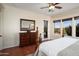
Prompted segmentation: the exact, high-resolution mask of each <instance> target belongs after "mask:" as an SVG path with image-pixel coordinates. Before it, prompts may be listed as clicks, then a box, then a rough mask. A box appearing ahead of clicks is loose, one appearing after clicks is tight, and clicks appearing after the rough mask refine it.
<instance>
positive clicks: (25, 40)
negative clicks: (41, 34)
mask: <svg viewBox="0 0 79 59" xmlns="http://www.w3.org/2000/svg"><path fill="white" fill-rule="evenodd" d="M19 35H20V45H19V46H20V47H22V46H28V45H33V44H36V43H37V41H38V31H36V32H25V33H20V34H19Z"/></svg>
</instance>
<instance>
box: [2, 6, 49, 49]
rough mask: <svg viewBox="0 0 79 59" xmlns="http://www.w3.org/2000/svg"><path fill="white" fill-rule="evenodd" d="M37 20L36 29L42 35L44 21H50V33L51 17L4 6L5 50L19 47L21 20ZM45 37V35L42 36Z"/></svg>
mask: <svg viewBox="0 0 79 59" xmlns="http://www.w3.org/2000/svg"><path fill="white" fill-rule="evenodd" d="M21 18H23V19H30V20H35V22H36V25H35V26H36V27H38V30H39V32H40V33H42V34H43V28H44V26H43V25H44V23H43V20H48V27H49V28H48V31H50V25H49V23H50V17H49V16H46V15H43V14H38V13H34V12H32V11H28V10H22V9H19V8H15V7H12V6H7V5H4V27H3V28H4V31H3V32H4V34H3V39H4V48H8V47H13V46H18V45H19V32H20V19H21ZM48 34H49V35H48V38H50V32H48ZM42 37H43V35H42Z"/></svg>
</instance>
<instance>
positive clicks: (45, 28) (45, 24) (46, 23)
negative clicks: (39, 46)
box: [44, 20, 48, 38]
mask: <svg viewBox="0 0 79 59" xmlns="http://www.w3.org/2000/svg"><path fill="white" fill-rule="evenodd" d="M44 38H48V21H47V20H44Z"/></svg>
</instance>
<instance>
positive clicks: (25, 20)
mask: <svg viewBox="0 0 79 59" xmlns="http://www.w3.org/2000/svg"><path fill="white" fill-rule="evenodd" d="M23 22H26V23H27V22H30V23H32V24H33V25H34V26H33V29H30V27H31V26H30V25H31V24H30V25H29V27H28V28H23V27H22V26H23V25H22V23H23ZM27 26H28V25H27ZM28 30H30V31H32V30H35V20H29V19H20V31H28Z"/></svg>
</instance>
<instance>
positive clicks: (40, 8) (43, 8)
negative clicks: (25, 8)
mask: <svg viewBox="0 0 79 59" xmlns="http://www.w3.org/2000/svg"><path fill="white" fill-rule="evenodd" d="M44 8H49V7H48V6H46V7H41V8H40V9H44Z"/></svg>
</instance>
